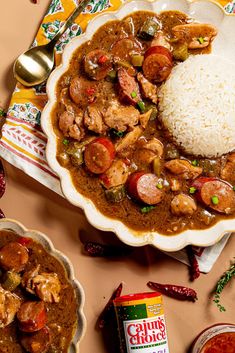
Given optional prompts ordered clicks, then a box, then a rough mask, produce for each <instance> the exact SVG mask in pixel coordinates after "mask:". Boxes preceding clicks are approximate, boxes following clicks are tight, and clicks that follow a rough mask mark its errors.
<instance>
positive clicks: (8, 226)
mask: <svg viewBox="0 0 235 353" xmlns="http://www.w3.org/2000/svg"><path fill="white" fill-rule="evenodd" d="M3 229H4V230H11V231H13V232H15V233H17V234H19V235H20V236H22V237H27V238H32V239H34V240H35V241H37V242H38V243H40V244H42V245H43V247H44V248H45V249H46V251H48V253H49V254H50V255H52V256H54V257H55V258H56V259H57V260H59V261H60V263H62V265H63V266H64V268H65V270H66V273H67V276H68V280H69V282H70V283H71V285H72V286H73V288H74V291H75V293H76V299H77V322H78V325H77V327H76V331H75V332H74V336H73V339H72V342H71V344H70V346H69V350H68V353H79V342H80V341H81V338H82V337H83V335H84V333H85V329H86V319H85V316H84V313H83V307H84V301H85V294H84V291H83V288H82V286H81V284H80V283H79V282H78V281H77V280H76V279H75V277H74V271H73V265H72V264H71V262H70V261H69V259H68V258H67V257H66V256H65V255H64V254H63V253H61V252H60V251H58V250H56V249H55V248H54V246H53V244H52V242H51V240H50V239H49V238H48V237H47V236H46V235H45V234H43V233H41V232H38V231H36V230H28V229H26V228H25V227H24V226H23V225H22V224H21V223H19V222H17V221H15V220H13V219H7V218H3V219H0V230H3Z"/></svg>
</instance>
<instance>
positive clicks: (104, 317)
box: [97, 283, 123, 329]
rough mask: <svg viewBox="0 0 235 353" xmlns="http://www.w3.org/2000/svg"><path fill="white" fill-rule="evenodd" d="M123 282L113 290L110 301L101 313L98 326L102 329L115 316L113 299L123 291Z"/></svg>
mask: <svg viewBox="0 0 235 353" xmlns="http://www.w3.org/2000/svg"><path fill="white" fill-rule="evenodd" d="M122 287H123V285H122V283H120V284H119V286H118V287H117V288H116V289H115V291H114V292H113V294H112V296H111V297H110V299H109V301H108V302H107V304H106V305H105V307H104V310H103V311H102V313H101V314H100V316H99V318H98V321H97V323H98V327H99V328H100V329H102V328H104V326H105V325H106V324H107V323H108V322H109V321H110V319H111V318H112V317H115V312H114V306H113V301H114V299H116V298H118V297H120V295H121V293H122Z"/></svg>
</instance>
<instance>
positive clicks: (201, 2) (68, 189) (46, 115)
mask: <svg viewBox="0 0 235 353" xmlns="http://www.w3.org/2000/svg"><path fill="white" fill-rule="evenodd" d="M139 10H145V11H153V12H156V13H157V12H160V11H166V10H179V11H182V12H184V13H186V14H188V15H189V16H191V17H193V18H194V19H195V20H196V21H198V22H204V23H205V22H206V23H211V24H213V25H215V26H216V27H217V28H218V32H219V33H218V35H217V37H216V39H215V40H214V42H213V54H217V55H223V57H225V58H227V59H228V60H231V61H233V60H234V58H235V35H234V32H235V16H234V15H232V14H227V13H226V12H225V10H224V9H223V7H222V6H220V5H219V4H218V3H216V2H214V1H212V0H211V1H208V0H195V1H189V0H153V1H140V0H138V1H131V2H130V1H129V2H127V3H125V4H124V5H123V6H121V8H120V9H119V10H118V11H116V12H110V13H105V14H101V15H98V16H96V17H95V18H94V19H93V20H92V21H91V22H90V23H89V24H88V27H87V29H86V32H85V33H84V34H82V35H81V36H79V37H76V38H74V39H72V40H71V42H70V43H69V44H68V45H67V46H66V48H65V50H64V53H63V55H62V63H61V65H60V66H59V67H57V68H56V69H55V70H54V71H53V73H52V74H51V76H50V77H49V79H48V81H47V94H48V103H47V105H46V106H45V108H44V110H43V112H42V119H41V124H42V128H43V130H44V132H45V134H46V135H47V138H48V143H47V148H46V155H47V160H48V163H49V165H50V167H51V168H52V170H53V171H54V172H55V173H57V175H58V176H59V178H60V181H61V188H62V191H63V193H64V196H65V197H66V199H67V200H68V201H69V202H71V203H72V204H74V205H76V206H78V207H80V208H82V209H83V210H84V212H85V214H86V217H87V219H88V221H89V222H90V223H91V224H92V225H93V226H94V227H96V228H98V229H101V230H104V231H112V232H114V233H116V235H117V236H118V237H119V239H120V240H121V241H123V242H124V243H126V244H128V245H131V246H143V245H148V244H149V245H153V246H155V247H157V248H159V249H161V250H165V251H177V250H179V249H182V248H183V247H185V246H186V245H189V244H193V245H198V246H210V245H212V244H214V243H216V242H218V241H219V240H220V239H221V238H222V237H223V235H224V234H225V233H226V232H232V231H233V230H235V219H233V220H232V219H228V220H223V221H220V222H218V223H217V224H216V225H214V226H213V227H211V228H209V229H205V230H187V231H183V232H182V233H180V234H177V235H174V236H165V235H161V234H159V233H157V232H143V231H142V232H140V231H139V232H137V231H133V230H132V229H130V228H128V227H127V226H126V225H125V224H123V223H122V222H120V221H118V220H115V219H111V218H108V217H107V216H104V215H103V214H102V213H101V212H100V211H99V210H98V209H97V208H96V206H95V205H94V203H93V202H92V201H91V200H90V199H88V198H86V197H84V196H83V195H81V194H80V193H79V192H78V191H77V189H76V188H75V186H74V185H73V183H72V181H71V177H70V173H69V171H68V170H67V169H66V168H63V167H62V166H61V165H60V164H59V163H58V161H57V159H56V149H57V136H56V134H55V132H54V130H53V126H52V121H51V114H52V110H53V107H54V105H55V103H56V86H57V82H58V81H59V79H60V77H61V75H62V74H63V73H64V72H66V71H67V69H68V67H69V62H70V59H71V57H72V55H73V53H74V51H75V50H76V49H77V48H78V47H79V46H81V45H82V44H83V43H84V42H86V41H88V40H90V39H91V38H92V36H93V34H94V33H95V32H96V31H97V30H98V29H99V28H100V26H102V25H104V24H105V23H106V22H107V21H110V20H120V19H122V18H123V17H125V16H127V15H128V14H131V13H133V12H135V11H139Z"/></svg>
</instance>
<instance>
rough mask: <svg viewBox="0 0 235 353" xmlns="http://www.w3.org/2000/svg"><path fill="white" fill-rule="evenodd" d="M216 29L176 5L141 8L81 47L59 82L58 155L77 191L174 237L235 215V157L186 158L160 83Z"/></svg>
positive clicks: (207, 44)
mask: <svg viewBox="0 0 235 353" xmlns="http://www.w3.org/2000/svg"><path fill="white" fill-rule="evenodd" d="M216 34H217V30H216V28H215V27H214V26H212V25H209V24H199V23H195V22H194V21H193V19H192V18H189V17H188V16H186V15H185V14H183V13H181V12H176V11H165V12H161V13H159V14H155V13H151V12H144V11H139V12H136V13H133V14H131V15H129V16H127V17H126V18H124V19H123V20H121V21H111V22H108V23H106V24H105V25H103V26H102V27H101V28H100V29H99V30H98V31H97V32H96V33H95V34H94V36H93V38H92V39H91V40H90V41H88V42H87V43H85V44H83V45H82V46H80V47H79V48H78V49H77V50H76V51H75V52H74V55H73V57H72V59H71V62H70V65H69V68H68V70H67V72H66V73H65V74H63V76H62V77H61V78H60V80H59V83H58V86H57V103H56V106H55V108H54V113H53V117H52V119H53V127H54V131H55V133H56V134H57V136H58V145H57V159H58V161H59V163H60V164H61V165H62V166H63V167H64V168H67V169H68V170H69V172H70V175H71V178H72V182H73V184H74V185H75V187H76V188H77V190H78V191H79V192H80V193H81V194H83V195H85V196H86V197H88V198H90V199H91V200H92V201H93V202H94V203H95V205H96V206H97V208H98V209H99V210H100V211H101V212H102V213H103V214H105V215H107V216H108V217H111V218H115V219H118V220H121V221H122V222H124V223H125V224H126V225H128V226H129V227H130V228H132V229H135V230H141V231H147V230H153V231H158V232H160V233H163V234H168V235H169V234H175V233H178V232H181V231H183V230H185V229H188V228H190V229H203V228H207V227H209V226H212V225H213V224H215V223H216V222H217V221H218V220H220V219H222V218H227V217H233V215H234V210H235V192H234V188H233V185H234V183H235V173H234V166H235V153H232V154H230V155H227V156H223V157H222V158H217V159H206V158H200V156H196V157H195V156H189V155H186V154H185V153H184V152H183V151H182V150H180V148H179V147H178V146H177V145H176V144H175V143H174V142H173V140H172V139H171V136H169V133H168V132H167V131H166V130H165V129H164V127H163V126H162V124H161V121H160V119H159V116H158V89H159V86H160V85H161V84H162V83H163V82H164V81H165V80H166V79H167V78H168V76H169V75H170V74H171V70H172V68H173V67H174V66H175V65H177V64H178V63H179V62H181V61H184V60H187V58H188V57H189V55H194V54H208V53H210V51H211V46H212V45H213V43H212V42H213V39H214V37H215V36H216Z"/></svg>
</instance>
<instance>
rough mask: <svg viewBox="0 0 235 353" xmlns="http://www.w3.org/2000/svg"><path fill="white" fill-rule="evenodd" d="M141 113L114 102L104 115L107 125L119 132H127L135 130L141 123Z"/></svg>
mask: <svg viewBox="0 0 235 353" xmlns="http://www.w3.org/2000/svg"><path fill="white" fill-rule="evenodd" d="M139 117H140V113H139V111H138V110H137V109H135V108H134V107H132V106H123V105H120V104H118V102H116V101H115V102H113V104H112V105H110V107H109V108H108V109H107V111H106V113H104V122H105V124H106V125H107V126H108V127H109V128H112V129H115V130H117V131H126V130H127V129H129V128H131V129H133V128H134V126H135V125H137V124H138V122H139Z"/></svg>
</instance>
